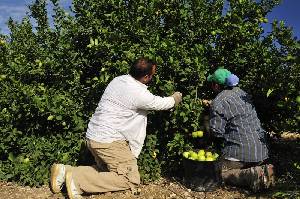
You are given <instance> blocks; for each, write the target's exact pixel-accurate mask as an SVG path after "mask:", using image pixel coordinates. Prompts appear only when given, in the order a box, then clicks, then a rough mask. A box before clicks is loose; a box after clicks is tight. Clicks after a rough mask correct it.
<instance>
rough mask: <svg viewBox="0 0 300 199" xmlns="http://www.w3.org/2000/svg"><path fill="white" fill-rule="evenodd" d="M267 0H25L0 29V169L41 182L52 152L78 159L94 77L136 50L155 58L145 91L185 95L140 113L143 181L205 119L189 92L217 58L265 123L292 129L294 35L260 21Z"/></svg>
mask: <svg viewBox="0 0 300 199" xmlns="http://www.w3.org/2000/svg"><path fill="white" fill-rule="evenodd" d="M47 3H50V4H51V5H52V6H53V12H54V16H53V19H54V24H53V26H50V25H49V19H48V15H47V12H48V11H47V9H46V5H47ZM277 4H278V2H277V1H276V0H268V1H259V2H258V1H251V0H239V1H238V0H230V1H229V8H228V9H227V10H226V9H225V10H224V1H223V0H214V1H206V0H201V1H199V0H185V1H174V0H166V1H158V0H146V1H140V0H136V1H121V0H106V1H103V0H97V1H96V0H74V1H73V4H72V14H71V15H70V14H69V13H68V12H66V11H65V10H64V9H62V8H61V7H60V6H59V1H58V0H51V1H49V2H47V1H46V0H35V1H33V2H32V5H31V6H30V13H29V14H28V16H27V17H25V18H24V19H23V20H22V22H20V23H17V22H15V21H13V20H12V19H11V20H9V22H8V25H9V28H10V31H11V33H10V34H9V35H1V36H0V37H1V41H0V81H1V90H0V105H1V109H0V111H1V114H0V121H2V125H1V126H0V130H1V144H0V154H1V155H0V157H1V158H0V179H5V180H10V181H18V182H20V183H23V184H29V185H41V184H45V183H47V182H48V177H49V167H50V166H51V164H53V163H54V162H60V163H64V164H72V165H76V164H79V163H84V162H85V161H86V160H84V159H83V158H82V153H81V152H83V151H84V142H83V141H84V135H85V130H86V127H87V123H88V120H89V118H90V116H91V115H92V113H93V112H94V110H95V108H96V105H97V103H98V101H99V100H100V98H101V95H102V93H103V91H104V89H105V87H106V86H107V84H108V83H109V81H111V80H112V79H113V78H114V77H116V76H118V75H121V74H126V73H127V72H128V69H129V66H130V65H131V64H132V62H133V61H134V60H135V59H136V58H138V57H140V56H145V57H148V58H150V59H153V60H155V61H156V62H157V63H158V70H157V74H156V76H155V78H154V80H153V82H152V85H151V86H150V90H151V91H152V92H153V93H154V94H157V95H161V96H168V95H170V94H172V93H173V92H174V91H181V92H182V93H183V96H184V97H183V102H182V104H181V105H180V106H178V107H176V108H175V109H174V110H172V111H162V112H153V113H150V114H149V122H148V129H147V133H148V135H147V138H146V142H145V146H144V149H143V152H142V154H141V155H140V157H139V166H140V172H141V176H142V178H143V180H144V181H149V180H154V179H156V178H158V177H159V176H160V175H161V174H162V173H172V172H174V171H178V170H180V168H181V165H180V164H181V163H180V162H181V161H180V159H181V156H180V154H181V153H182V152H183V151H185V150H187V149H188V148H189V147H191V145H192V143H191V133H192V132H193V131H196V130H199V129H205V128H204V126H203V118H204V115H205V111H204V108H203V106H202V103H201V101H200V99H202V98H211V97H212V94H211V92H210V90H209V88H208V86H207V85H206V81H205V80H206V76H207V75H208V74H209V73H211V72H212V71H214V70H215V69H216V68H218V67H226V68H228V69H230V70H231V71H232V72H233V73H235V74H237V75H238V76H239V77H240V79H241V84H240V85H241V87H242V88H244V89H245V90H246V91H247V92H249V93H251V94H252V95H253V98H254V100H255V104H256V105H257V109H258V111H257V112H259V113H260V117H261V119H262V121H263V124H264V126H265V127H266V128H267V129H268V130H279V129H283V128H284V129H288V130H293V131H295V130H297V127H298V126H297V125H298V122H299V115H297V114H299V105H298V104H297V103H296V97H297V96H298V95H299V74H300V73H299V69H300V67H299V51H300V47H299V41H298V40H297V39H296V38H293V37H292V30H291V29H290V28H288V27H286V26H285V25H284V22H277V21H274V22H270V23H272V25H273V28H272V31H271V32H270V33H265V32H264V30H263V28H262V24H263V23H268V21H267V19H266V15H267V14H268V13H269V12H271V10H272V8H273V7H274V6H275V5H277ZM32 20H35V21H36V22H37V23H36V24H37V25H36V26H35V25H33V24H32V22H31V21H32ZM271 74H272V75H271ZM274 80H275V81H274ZM271 113H272V114H271ZM297 117H298V120H297Z"/></svg>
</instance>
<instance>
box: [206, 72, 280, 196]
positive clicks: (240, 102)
mask: <svg viewBox="0 0 300 199" xmlns="http://www.w3.org/2000/svg"><path fill="white" fill-rule="evenodd" d="M207 81H208V82H210V83H211V87H212V89H213V91H215V92H216V93H217V96H216V97H215V99H214V100H213V101H212V102H211V104H210V121H209V123H210V130H211V132H212V134H213V135H214V136H215V137H217V138H220V139H221V140H222V141H223V143H224V147H223V148H222V157H223V158H222V171H221V176H222V179H223V182H224V183H225V184H229V185H234V186H239V187H246V188H249V189H251V190H252V191H254V192H257V191H260V190H263V189H265V188H269V187H270V186H272V185H273V184H274V173H273V165H271V164H266V163H265V162H266V160H267V159H268V147H267V143H266V132H265V131H264V129H263V128H262V127H261V123H260V121H259V119H258V117H257V114H256V110H255V107H254V106H253V104H252V102H251V97H250V95H249V94H247V93H246V92H245V91H243V90H242V89H241V88H239V87H238V86H237V85H238V83H239V78H238V77H237V76H236V75H234V74H232V73H231V72H230V71H228V70H227V69H223V68H220V69H217V70H216V71H215V72H214V73H213V74H212V75H209V76H208V78H207Z"/></svg>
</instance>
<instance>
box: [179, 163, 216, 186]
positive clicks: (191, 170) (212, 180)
mask: <svg viewBox="0 0 300 199" xmlns="http://www.w3.org/2000/svg"><path fill="white" fill-rule="evenodd" d="M183 167H184V178H183V182H184V183H185V184H186V186H187V187H189V188H190V189H191V190H193V191H201V192H202V191H203V192H209V191H214V190H216V189H217V188H218V187H219V185H220V183H221V163H220V161H211V162H208V161H193V160H190V159H186V158H184V159H183Z"/></svg>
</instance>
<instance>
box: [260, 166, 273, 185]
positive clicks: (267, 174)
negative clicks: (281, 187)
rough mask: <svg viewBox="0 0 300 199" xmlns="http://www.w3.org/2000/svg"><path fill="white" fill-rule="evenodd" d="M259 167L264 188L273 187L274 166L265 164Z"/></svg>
mask: <svg viewBox="0 0 300 199" xmlns="http://www.w3.org/2000/svg"><path fill="white" fill-rule="evenodd" d="M261 167H262V168H263V170H264V182H265V186H266V188H270V187H273V186H274V185H275V174H274V166H273V165H272V164H265V165H262V166H261Z"/></svg>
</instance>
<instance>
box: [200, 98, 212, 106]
mask: <svg viewBox="0 0 300 199" xmlns="http://www.w3.org/2000/svg"><path fill="white" fill-rule="evenodd" d="M201 102H202V104H203V105H204V106H210V104H211V100H206V99H203V100H201Z"/></svg>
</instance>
